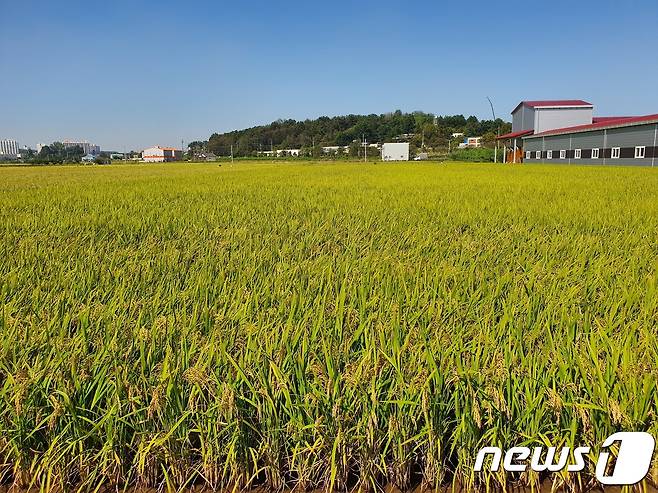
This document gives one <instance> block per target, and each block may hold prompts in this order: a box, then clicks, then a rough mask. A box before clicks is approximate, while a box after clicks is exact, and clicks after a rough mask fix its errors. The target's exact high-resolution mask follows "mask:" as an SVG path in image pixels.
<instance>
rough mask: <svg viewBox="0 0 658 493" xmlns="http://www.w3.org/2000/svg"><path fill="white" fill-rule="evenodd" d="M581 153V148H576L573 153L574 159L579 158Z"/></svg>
mask: <svg viewBox="0 0 658 493" xmlns="http://www.w3.org/2000/svg"><path fill="white" fill-rule="evenodd" d="M582 155H583V150H582V149H576V150H575V151H574V154H573V158H574V159H580V157H581V156H582Z"/></svg>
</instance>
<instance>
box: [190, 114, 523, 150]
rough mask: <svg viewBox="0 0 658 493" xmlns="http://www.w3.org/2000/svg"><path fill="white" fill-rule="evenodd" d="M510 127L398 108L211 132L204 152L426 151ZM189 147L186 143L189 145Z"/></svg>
mask: <svg viewBox="0 0 658 493" xmlns="http://www.w3.org/2000/svg"><path fill="white" fill-rule="evenodd" d="M510 128H511V125H510V124H509V123H506V122H504V121H503V120H501V119H500V118H498V119H496V120H478V119H477V118H476V117H474V116H469V117H468V118H465V117H464V116H463V115H454V116H435V115H433V114H431V113H423V112H420V111H418V112H414V113H402V112H401V111H400V110H398V111H395V112H393V113H386V114H381V115H375V114H372V115H347V116H335V117H327V116H322V117H320V118H318V119H316V120H305V121H296V120H277V121H275V122H272V123H270V124H269V125H262V126H257V127H252V128H247V129H244V130H235V131H232V132H227V133H223V134H217V133H215V134H213V135H211V136H210V139H209V140H208V142H207V144H206V143H201V142H195V143H194V144H195V145H197V144H206V145H205V147H207V150H208V151H210V152H214V153H215V154H217V155H220V156H226V155H228V154H230V149H231V145H233V154H234V155H235V156H251V155H256V154H257V153H258V152H259V151H267V150H271V149H288V148H300V149H303V150H305V151H306V152H304V154H306V155H313V156H314V157H320V155H321V154H320V152H319V147H320V146H332V145H342V146H351V145H353V143H354V142H355V141H357V142H361V140H362V139H363V138H365V139H366V140H367V141H368V142H380V143H381V142H386V141H394V140H396V139H399V140H402V141H406V142H410V143H411V144H412V147H420V146H421V144H422V143H424V144H425V146H427V147H430V148H440V147H447V145H448V139H449V138H450V136H451V134H452V133H454V132H463V133H465V134H466V135H469V136H481V135H484V134H487V133H488V134H493V135H495V134H496V132H498V131H499V130H500V132H501V133H502V132H506V131H509V130H510ZM190 145H191V144H190Z"/></svg>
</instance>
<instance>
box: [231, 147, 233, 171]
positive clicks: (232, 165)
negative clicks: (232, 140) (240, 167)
mask: <svg viewBox="0 0 658 493" xmlns="http://www.w3.org/2000/svg"><path fill="white" fill-rule="evenodd" d="M231 166H233V144H231Z"/></svg>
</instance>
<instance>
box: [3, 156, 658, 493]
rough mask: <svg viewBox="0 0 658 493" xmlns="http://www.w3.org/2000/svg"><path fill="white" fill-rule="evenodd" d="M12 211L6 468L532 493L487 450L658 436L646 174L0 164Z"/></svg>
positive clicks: (88, 480)
mask: <svg viewBox="0 0 658 493" xmlns="http://www.w3.org/2000/svg"><path fill="white" fill-rule="evenodd" d="M0 220H1V222H0V227H1V228H2V230H1V232H2V236H1V238H0V252H1V254H0V303H1V310H2V312H1V316H0V330H1V333H2V338H1V339H0V483H4V484H5V485H15V486H17V487H20V488H29V487H32V488H39V489H42V490H48V489H53V488H62V489H66V490H79V491H89V490H95V489H100V488H106V487H111V488H119V489H124V488H130V487H149V488H150V487H154V488H163V489H167V490H181V489H184V488H188V487H192V486H200V487H203V488H209V489H247V488H252V487H256V486H263V487H265V488H268V489H271V490H273V491H279V490H282V489H293V488H296V489H298V490H311V489H315V488H322V489H324V490H327V491H344V490H349V489H353V488H358V489H360V490H362V491H372V490H379V489H381V488H383V487H384V486H385V485H392V486H396V487H398V488H400V489H402V490H406V489H409V488H411V487H414V486H418V485H422V486H424V487H428V488H439V487H445V486H450V485H453V484H460V485H462V486H464V487H465V488H466V489H467V490H471V489H475V488H481V489H482V490H491V489H505V488H508V487H509V486H510V485H512V484H523V485H528V486H530V487H533V488H538V486H539V484H540V482H542V481H543V480H544V479H545V476H542V475H538V474H531V473H528V474H523V475H520V476H513V475H509V474H505V473H478V474H476V473H474V472H473V465H474V462H475V456H476V454H477V451H478V450H479V448H480V447H482V446H483V445H498V446H501V447H509V446H513V445H522V444H526V445H530V446H535V445H542V446H549V445H554V446H572V447H573V446H576V445H579V444H588V445H589V444H591V445H596V444H600V443H601V442H602V441H603V439H604V438H605V437H606V436H608V435H609V434H611V433H613V432H615V431H620V430H622V429H623V430H625V431H634V430H637V431H640V430H643V431H649V432H652V433H654V435H655V434H658V426H657V423H658V420H657V417H656V412H657V411H658V392H657V391H656V382H657V381H658V370H657V367H656V363H655V362H656V361H658V335H657V332H656V328H655V326H656V322H657V321H658V287H657V282H658V279H657V268H658V261H657V259H658V255H657V254H658V174H656V173H655V172H654V171H653V170H651V169H624V168H597V167H591V168H586V167H569V166H554V167H548V166H517V167H509V166H508V167H505V166H494V165H464V164H450V165H437V164H432V163H418V164H411V163H405V164H354V163H352V164H326V163H325V164H319V163H307V164H297V165H267V164H249V163H240V164H236V165H235V166H234V167H228V166H223V167H218V166H216V165H210V164H204V165H189V164H185V165H183V164H180V165H169V164H168V165H144V166H136V165H133V166H112V167H49V168H23V169H19V168H4V169H0ZM592 476H593V464H588V466H587V469H586V470H585V471H583V472H582V473H580V474H555V475H553V476H551V477H550V480H551V481H552V482H553V483H554V484H555V485H564V486H565V487H566V488H568V489H571V490H574V491H577V490H580V489H582V488H584V487H585V486H586V485H588V484H590V481H591V478H592ZM657 477H658V469H656V467H653V469H652V471H651V473H650V477H649V480H650V481H653V480H655V479H656V478H657Z"/></svg>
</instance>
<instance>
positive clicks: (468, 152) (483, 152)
mask: <svg viewBox="0 0 658 493" xmlns="http://www.w3.org/2000/svg"><path fill="white" fill-rule="evenodd" d="M498 154H499V160H500V159H502V157H500V156H502V151H501V150H500V149H499V152H498ZM450 159H451V160H453V161H469V162H475V163H488V162H491V163H492V162H493V160H494V150H493V149H490V148H487V147H478V148H474V149H457V150H456V151H452V152H451V153H450Z"/></svg>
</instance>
